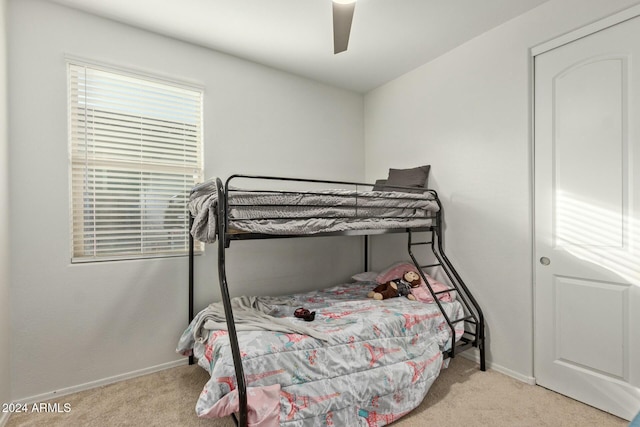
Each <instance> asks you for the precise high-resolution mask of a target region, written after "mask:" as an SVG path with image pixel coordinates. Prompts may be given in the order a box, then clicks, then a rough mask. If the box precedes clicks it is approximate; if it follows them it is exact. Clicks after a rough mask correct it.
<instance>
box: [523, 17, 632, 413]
mask: <svg viewBox="0 0 640 427" xmlns="http://www.w3.org/2000/svg"><path fill="white" fill-rule="evenodd" d="M534 112H535V148H534V150H535V169H534V173H535V245H536V247H535V256H536V259H535V262H536V268H535V308H534V313H535V322H534V323H535V334H534V335H535V343H534V344H535V345H534V347H535V355H534V361H535V362H534V363H535V366H534V369H535V376H536V381H537V382H538V383H539V384H540V385H542V386H544V387H547V388H550V389H553V390H555V391H557V392H559V393H562V394H566V395H568V396H570V397H573V398H575V399H578V400H581V401H583V402H585V403H588V404H590V405H593V406H596V407H598V408H600V409H603V410H605V411H608V412H611V413H613V414H616V415H618V416H621V417H623V418H626V419H631V418H632V417H633V416H634V415H635V414H636V413H637V412H638V411H640V388H639V387H640V220H639V218H640V187H639V185H640V143H639V141H638V138H639V137H640V18H634V19H631V20H628V21H625V22H623V23H620V24H618V25H615V26H613V27H610V28H607V29H605V30H603V31H599V32H597V33H595V34H592V35H590V36H587V37H584V38H581V39H579V40H576V41H574V42H572V43H569V44H566V45H563V46H560V47H558V48H555V49H553V50H550V51H548V52H545V53H543V54H540V55H538V56H536V57H535V111H534ZM543 260H544V261H545V262H544V263H543V262H541V261H543ZM547 261H548V262H547Z"/></svg>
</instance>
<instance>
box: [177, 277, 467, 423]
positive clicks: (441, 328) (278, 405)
mask: <svg viewBox="0 0 640 427" xmlns="http://www.w3.org/2000/svg"><path fill="white" fill-rule="evenodd" d="M374 286H375V283H372V282H358V283H352V284H347V285H339V286H335V287H332V288H329V289H325V290H321V291H314V292H309V293H304V294H298V295H293V296H291V302H290V303H289V304H286V305H279V306H274V307H272V308H273V311H272V315H275V316H276V317H279V318H281V319H287V320H288V321H290V322H303V320H301V319H297V318H295V317H294V316H293V311H294V310H295V309H296V308H297V307H305V308H307V309H309V310H311V311H315V312H316V316H315V320H314V321H312V322H305V326H307V327H312V328H314V329H317V330H318V331H319V332H321V333H324V334H327V335H328V336H329V337H330V339H329V340H328V341H322V340H319V339H315V338H311V337H309V336H308V335H301V334H296V333H283V332H269V331H266V332H265V331H242V332H239V333H238V340H239V344H240V349H241V353H242V361H243V366H244V370H245V377H246V380H247V386H248V387H249V392H248V393H249V396H250V407H251V409H252V410H253V414H252V416H253V417H252V418H253V420H252V423H253V425H256V426H267V425H274V423H275V425H278V422H279V425H281V426H288V427H301V426H332V425H333V426H354V427H355V426H367V427H372V426H383V425H386V424H389V423H391V422H393V421H394V420H396V419H398V418H399V417H401V416H403V415H404V414H406V413H408V412H409V411H411V410H412V409H414V408H415V407H416V406H418V405H419V404H420V402H421V401H422V400H423V398H424V396H425V395H426V393H427V391H428V390H429V388H430V387H431V384H432V383H433V381H434V380H435V379H436V377H437V376H438V374H439V372H440V369H441V367H442V349H443V348H444V347H445V346H449V345H450V330H449V328H448V326H447V325H446V323H445V322H444V319H443V317H442V315H441V314H440V312H439V310H438V307H437V306H436V305H435V304H425V303H421V302H417V301H410V300H408V299H406V298H403V297H400V298H392V299H387V300H383V301H376V300H373V299H370V298H367V296H366V295H367V293H368V292H369V291H370V290H371V289H372V288H373V287H374ZM443 306H444V308H445V310H446V311H447V313H448V315H449V317H450V319H457V318H460V317H462V316H463V315H464V314H463V310H462V308H461V306H460V304H459V303H458V302H456V301H453V302H445V303H443ZM196 319H197V317H196ZM463 323H464V322H459V323H457V324H456V327H457V328H459V329H458V330H457V331H456V338H460V336H461V335H462V332H463V329H462V328H463ZM194 324H195V319H194V322H192V324H191V325H190V326H189V327H188V328H187V329H186V331H185V332H184V334H183V335H182V337H181V339H180V342H179V344H178V348H177V351H178V352H179V353H181V354H183V355H190V354H191V353H192V352H193V355H194V356H195V357H196V359H197V360H198V364H199V365H200V366H202V367H203V368H204V369H206V370H207V371H208V372H209V374H210V375H211V379H210V380H209V381H208V382H207V384H206V385H205V386H204V389H203V391H202V393H201V394H200V398H199V399H198V402H197V404H196V413H197V414H198V416H201V417H217V416H225V415H228V414H229V412H230V411H232V410H233V409H234V408H237V402H234V401H235V400H237V399H235V393H230V392H234V391H235V387H236V382H235V371H234V367H233V360H232V357H231V350H230V347H229V339H228V333H227V331H224V330H207V331H200V332H201V334H204V335H201V336H205V337H206V339H205V340H204V342H197V341H196V340H195V339H194V331H193V325H194ZM256 395H258V397H255V396H256ZM252 399H255V400H253V401H252ZM234 403H235V406H234ZM250 425H252V424H250Z"/></svg>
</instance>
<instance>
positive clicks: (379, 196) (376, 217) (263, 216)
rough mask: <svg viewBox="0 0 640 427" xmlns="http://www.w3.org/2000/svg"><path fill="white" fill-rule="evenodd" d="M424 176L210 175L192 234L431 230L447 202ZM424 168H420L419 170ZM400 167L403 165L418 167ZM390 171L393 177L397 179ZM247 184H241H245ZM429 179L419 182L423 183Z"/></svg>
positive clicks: (242, 236)
mask: <svg viewBox="0 0 640 427" xmlns="http://www.w3.org/2000/svg"><path fill="white" fill-rule="evenodd" d="M421 168H422V172H421V173H424V175H422V176H421V175H420V174H418V175H417V177H416V178H414V177H413V176H414V175H416V174H415V172H412V175H411V177H410V178H411V179H409V180H406V179H405V180H404V181H403V180H400V181H399V182H401V183H403V184H404V183H405V182H406V183H408V184H409V185H397V184H396V182H398V180H397V179H396V180H395V181H393V180H391V179H389V180H378V181H376V183H375V184H370V183H360V182H348V181H332V180H318V179H301V178H285V177H273V176H257V175H238V174H236V175H232V176H230V177H229V178H228V179H227V180H226V182H225V183H224V184H223V183H222V180H221V179H220V178H213V179H210V180H208V181H206V182H204V183H202V184H199V185H197V186H196V187H194V188H193V189H192V191H191V194H190V198H189V211H190V214H191V227H190V228H191V235H192V236H193V237H194V238H195V239H197V240H199V241H201V242H204V243H213V242H215V241H216V240H217V238H220V237H223V238H224V242H225V243H227V244H228V242H229V241H230V240H247V239H269V238H284V237H310V236H341V235H374V234H386V233H398V232H406V231H407V230H412V231H429V230H431V229H432V228H433V227H434V226H436V225H437V224H438V223H439V222H440V209H441V205H440V200H439V199H438V195H437V193H436V192H435V191H434V190H431V189H427V188H426V187H425V186H426V174H427V173H428V167H426V168H427V169H426V173H425V172H424V168H425V167H421ZM415 169H420V168H415ZM415 169H400V170H396V171H400V172H403V171H414V170H415ZM391 171H393V169H392V170H390V178H392V175H391ZM238 182H241V183H242V184H243V185H242V186H240V185H238V184H237V183H238ZM416 182H417V183H422V185H420V184H415V183H416Z"/></svg>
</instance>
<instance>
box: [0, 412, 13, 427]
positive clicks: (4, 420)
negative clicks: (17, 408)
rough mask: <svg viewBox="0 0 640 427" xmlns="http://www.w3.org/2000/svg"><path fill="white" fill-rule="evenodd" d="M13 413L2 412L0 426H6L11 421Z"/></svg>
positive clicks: (0, 413)
mask: <svg viewBox="0 0 640 427" xmlns="http://www.w3.org/2000/svg"><path fill="white" fill-rule="evenodd" d="M10 417H11V414H10V413H9V412H0V427H4V426H6V425H7V423H8V422H9V418H10Z"/></svg>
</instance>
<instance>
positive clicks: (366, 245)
mask: <svg viewBox="0 0 640 427" xmlns="http://www.w3.org/2000/svg"><path fill="white" fill-rule="evenodd" d="M363 271H369V235H368V234H367V235H365V236H364V270H363Z"/></svg>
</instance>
